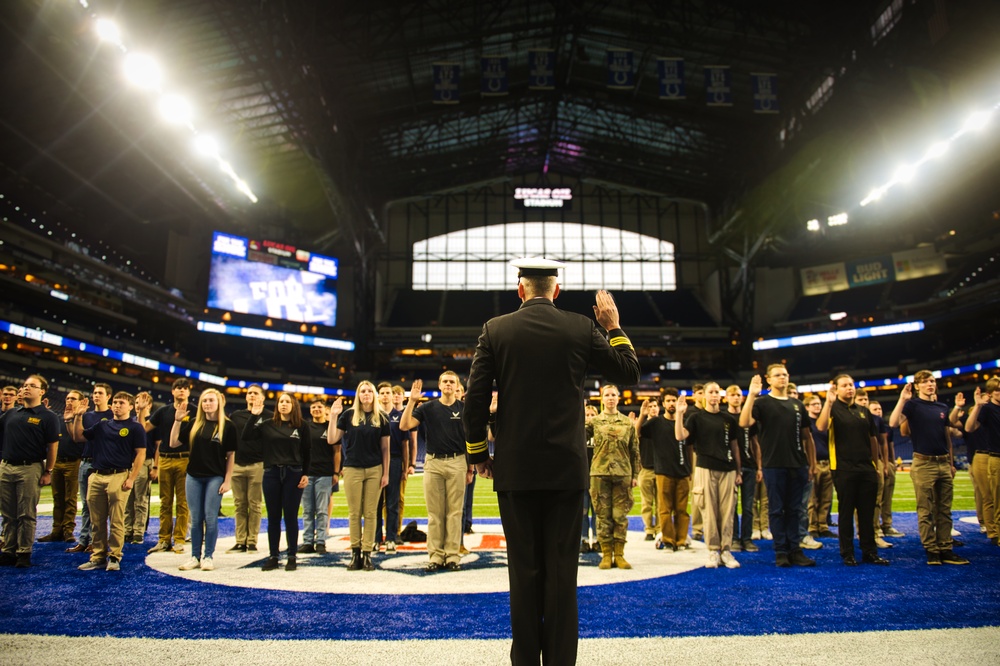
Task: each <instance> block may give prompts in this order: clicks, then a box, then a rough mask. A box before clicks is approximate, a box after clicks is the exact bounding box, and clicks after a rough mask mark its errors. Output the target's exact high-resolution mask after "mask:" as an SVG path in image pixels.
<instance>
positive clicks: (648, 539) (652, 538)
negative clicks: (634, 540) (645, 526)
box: [646, 534, 656, 541]
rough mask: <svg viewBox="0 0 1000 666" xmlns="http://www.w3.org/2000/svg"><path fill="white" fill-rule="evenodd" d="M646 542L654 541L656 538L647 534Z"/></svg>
mask: <svg viewBox="0 0 1000 666" xmlns="http://www.w3.org/2000/svg"><path fill="white" fill-rule="evenodd" d="M646 541H656V537H655V536H653V535H652V534H647V535H646Z"/></svg>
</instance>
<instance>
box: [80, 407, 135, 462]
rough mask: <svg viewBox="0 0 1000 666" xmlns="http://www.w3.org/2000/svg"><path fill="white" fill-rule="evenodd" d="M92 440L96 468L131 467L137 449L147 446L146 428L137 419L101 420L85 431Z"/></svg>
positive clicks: (85, 435)
mask: <svg viewBox="0 0 1000 666" xmlns="http://www.w3.org/2000/svg"><path fill="white" fill-rule="evenodd" d="M83 436H84V437H86V438H87V439H88V440H90V443H91V446H90V450H91V451H92V452H93V454H94V462H93V465H94V469H131V468H132V461H133V460H135V451H136V449H143V450H145V448H146V430H145V429H144V428H143V427H142V426H141V425H139V423H138V422H137V421H134V420H132V419H128V420H126V421H115V420H114V419H111V420H109V421H108V420H106V421H100V422H98V423H97V424H96V425H94V426H93V427H90V428H87V429H86V430H84V431H83Z"/></svg>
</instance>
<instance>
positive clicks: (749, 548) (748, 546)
mask: <svg viewBox="0 0 1000 666" xmlns="http://www.w3.org/2000/svg"><path fill="white" fill-rule="evenodd" d="M740 543H741V544H742V545H743V551H744V552H746V553H757V552H759V551H760V548H758V547H757V544H755V543H754V542H753V541H751V540H750V539H744V540H743V541H741V542H740Z"/></svg>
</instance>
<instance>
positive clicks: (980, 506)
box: [969, 453, 994, 537]
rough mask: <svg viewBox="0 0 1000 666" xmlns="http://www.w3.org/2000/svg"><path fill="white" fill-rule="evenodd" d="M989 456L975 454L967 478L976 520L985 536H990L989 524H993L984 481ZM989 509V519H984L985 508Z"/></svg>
mask: <svg viewBox="0 0 1000 666" xmlns="http://www.w3.org/2000/svg"><path fill="white" fill-rule="evenodd" d="M989 465H990V461H989V455H988V454H986V453H976V454H975V455H974V456H973V458H972V462H971V463H969V478H970V479H972V490H973V493H974V494H975V497H976V520H978V521H979V524H980V525H982V526H983V527H985V528H986V534H987V536H990V537H992V536H994V535H992V534H990V530H991V528H990V523H992V522H993V502H992V501H988V500H987V495H988V490H989V489H988V488H987V487H986V480H987V479H988V478H989ZM987 505H989V507H990V519H989V520H987V519H986V506H987Z"/></svg>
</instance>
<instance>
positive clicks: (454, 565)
mask: <svg viewBox="0 0 1000 666" xmlns="http://www.w3.org/2000/svg"><path fill="white" fill-rule="evenodd" d="M444 568H445V570H446V571H458V570H459V569H461V568H462V565H460V564H459V563H458V562H446V563H445V565H444Z"/></svg>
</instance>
